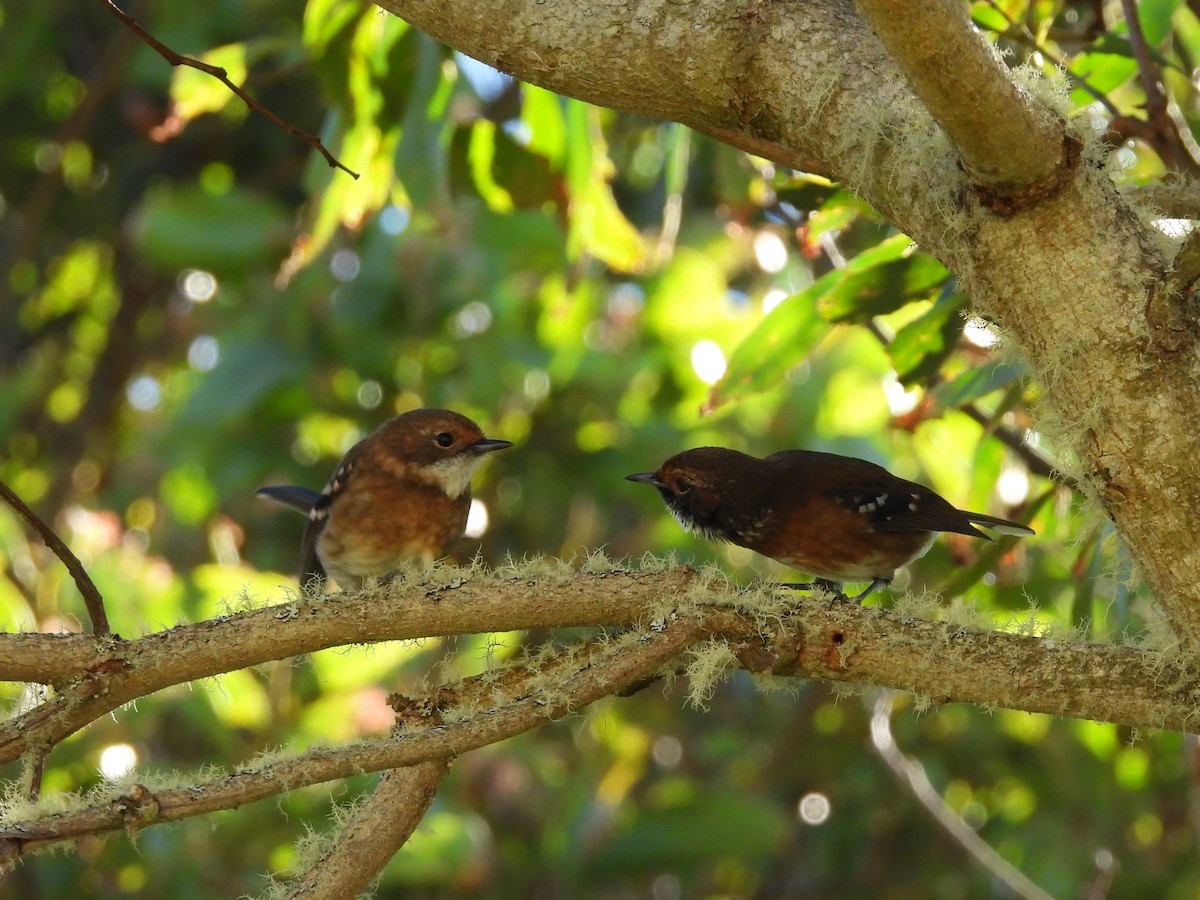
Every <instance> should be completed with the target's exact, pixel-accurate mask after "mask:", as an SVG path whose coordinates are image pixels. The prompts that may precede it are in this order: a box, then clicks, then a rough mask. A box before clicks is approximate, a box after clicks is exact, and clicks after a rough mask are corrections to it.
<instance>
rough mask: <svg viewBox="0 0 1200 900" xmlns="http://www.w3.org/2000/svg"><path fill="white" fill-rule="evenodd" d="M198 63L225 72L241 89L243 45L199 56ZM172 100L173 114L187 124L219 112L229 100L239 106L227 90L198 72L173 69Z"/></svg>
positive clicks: (191, 69)
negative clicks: (206, 64) (200, 117)
mask: <svg viewBox="0 0 1200 900" xmlns="http://www.w3.org/2000/svg"><path fill="white" fill-rule="evenodd" d="M199 59H200V61H201V62H204V63H208V64H209V65H210V66H217V67H218V68H221V69H224V70H225V74H226V76H227V77H228V78H229V80H230V81H231V82H233V83H234V84H236V85H237V86H238V87H241V86H242V84H243V83H244V82H245V80H246V45H245V44H244V43H237V44H226V45H225V46H224V47H217V48H215V49H213V50H209V51H208V52H207V53H205V54H204V55H202V56H200V57H199ZM171 99H172V100H173V101H174V103H175V114H176V115H177V116H179V117H180V118H181V119H183V120H184V121H189V120H191V119H194V118H196V117H197V116H201V115H203V114H204V113H211V112H219V111H220V110H222V109H224V108H225V106H226V104H228V103H229V101H230V100H234V101H236V102H237V103H239V104H240V103H241V102H242V101H241V100H238V99H237V97H236V95H235V94H234V93H233V91H231V90H230V89H229V88H228V87H226V86H225V85H224V84H222V83H221V82H220V81H218V80H217V79H216V78H214V77H213V76H212V75H209V74H208V73H207V72H202V71H200V70H199V69H196V68H193V67H191V66H176V67H175V69H174V71H173V72H172V74H171Z"/></svg>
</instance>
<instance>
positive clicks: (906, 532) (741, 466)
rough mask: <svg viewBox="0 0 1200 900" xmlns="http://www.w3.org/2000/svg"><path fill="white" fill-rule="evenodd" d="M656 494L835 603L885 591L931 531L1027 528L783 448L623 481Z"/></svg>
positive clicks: (674, 510) (679, 513)
mask: <svg viewBox="0 0 1200 900" xmlns="http://www.w3.org/2000/svg"><path fill="white" fill-rule="evenodd" d="M625 477H626V479H627V480H629V481H635V482H639V483H641V484H648V485H650V486H651V487H654V488H657V489H658V492H659V493H660V494H661V495H662V498H663V500H665V501H666V504H667V509H668V510H669V511H670V512H671V514H672V515H673V516H674V517H675V519H676V520H677V521H678V522H679V523H680V524H681V525H682V526H683V527H684V528H685V529H687V530H689V531H694V532H696V533H698V534H700V535H702V536H704V537H706V538H708V539H709V540H716V541H728V542H729V543H731V544H736V545H737V546H739V547H745V548H747V549H749V550H753V551H754V552H756V553H760V554H762V555H763V556H768V557H770V558H771V559H774V560H777V561H778V562H781V563H783V564H784V565H787V566H791V567H792V568H794V569H798V570H800V571H802V572H806V573H808V574H810V575H813V576H815V579H816V580H815V581H814V582H813V583H811V584H798V585H792V587H796V588H799V589H812V588H814V587H819V588H822V589H824V590H826V591H829V592H830V593H833V594H835V595H837V596H840V597H845V596H846V595H845V594H844V593H842V584H843V583H844V582H855V583H861V582H870V584H869V586H868V587H867V588H866V590H864V591H863V592H862V593H860V594H857V595H855V596H854V597H853V598H850V599H853V600H856V601H860V602H861V601H862V600H864V599H865V598H866V597H868V596H869V595H870V594H871V593H872V592H874V591H876V590H878V589H880V588H883V587H886V586H887V585H888V584H890V583H891V581H892V579H893V578H894V577H895V575H896V571H897V570H898V569H900V568H901V567H903V566H905V565H907V564H908V563H910V562H912V561H913V560H914V559H918V558H919V557H921V556H923V555H924V554H925V552H926V551H927V550H928V549H929V547H930V545H931V544H932V543H933V540H934V538H935V537H936V536H937V533H938V532H954V533H955V534H965V535H969V536H971V537H977V538H983V539H984V540H992V538H990V537H989V536H988V535H986V534H985V533H984V532H982V531H980V530H979V529H978V528H976V527H974V526H976V525H981V526H983V527H985V528H989V529H991V530H993V531H996V532H998V533H1001V534H1012V535H1019V536H1022V537H1027V536H1029V535H1032V534H1034V531H1033V529H1032V528H1029V527H1028V526H1025V525H1022V524H1021V523H1019V522H1012V521H1009V520H1008V519H1001V518H997V517H996V516H989V515H984V514H983V513H976V512H967V511H966V510H961V509H956V508H955V507H954V506H953V505H951V503H950V502H949V501H948V500H946V499H945V498H943V497H941V496H940V495H939V494H937V493H935V492H934V491H933V490H931V489H930V488H927V487H925V486H924V485H921V484H917V483H916V482H913V481H906V480H904V479H903V478H900V477H898V476H896V475H893V474H892V473H891V472H889V471H888V470H887V469H885V468H883V467H882V466H879V465H876V464H875V463H873V462H868V461H867V460H865V459H856V458H855V457H851V456H841V455H838V454H836V453H820V452H817V451H813V450H782V451H780V452H778V453H773V454H771V455H770V456H768V457H766V458H765V459H760V458H758V457H756V456H750V455H748V454H745V453H740V452H738V451H737V450H729V449H726V448H724V447H698V448H696V449H693V450H685V451H683V452H682V453H678V454H676V455H675V456H672V457H671V458H670V459H668V460H667V461H666V462H664V463H663V464H662V465H661V466H659V468H658V470H657V471H655V472H638V473H635V474H633V475H627V476H625Z"/></svg>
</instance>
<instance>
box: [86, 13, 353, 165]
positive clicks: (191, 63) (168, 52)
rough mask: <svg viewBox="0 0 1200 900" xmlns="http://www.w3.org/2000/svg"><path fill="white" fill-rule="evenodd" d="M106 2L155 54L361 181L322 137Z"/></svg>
mask: <svg viewBox="0 0 1200 900" xmlns="http://www.w3.org/2000/svg"><path fill="white" fill-rule="evenodd" d="M103 2H104V5H105V6H107V7H108V9H109V11H110V12H111V13H112V14H113V15H114V16H116V17H117V18H118V19H119V20H120V21H121V23H122V24H123V25H124V26H125V27H126V28H128V29H129V30H130V31H132V32H133V33H134V34H136V35H137V36H138V38H139V39H140V40H142V41H143V42H144V43H145V44H146V45H147V46H148V47H150V48H151V49H153V50H154V52H156V53H157V54H158V55H159V56H161V57H162V58H163V59H165V60H166V61H167V62H168V63H169V64H170V65H172V66H188V67H189V68H192V69H197V70H199V71H201V72H204V73H205V74H207V75H211V76H212V77H213V78H215V79H217V80H218V81H219V82H221V84H223V85H225V87H227V88H229V90H231V91H232V92H233V93H234V94H236V95H237V96H238V97H239V98H240V99H241V101H242V102H243V103H245V104H246V105H247V106H248V107H250V108H251V109H252V110H254V111H255V112H257V113H258V114H259V115H261V116H264V117H265V118H267V119H268V120H269V121H271V122H274V123H275V124H276V125H278V126H279V127H280V128H282V129H283V130H284V131H286V132H287V133H288V134H290V135H294V136H295V137H298V138H300V140H302V141H304V142H305V143H306V144H308V145H309V146H310V147H312V148H313V149H314V150H316V151H317V152H318V153H320V154H321V156H323V157H324V158H325V162H327V163H329V165H330V166H331V167H332V168H335V169H341V170H342V171H343V172H345V173H346V174H347V175H349V176H350V177H351V178H355V179H357V178H358V173H357V172H355V171H353V170H352V169H350V168H348V167H346V166H345V165H343V164H342V163H341V162H340V161H339V160H338V159H337V157H335V156H334V155H333V154H332V153H330V152H329V151H328V150H327V149H326V148H325V145H324V144H323V143H321V139H320V138H319V137H317V136H316V135H315V134H309V133H308V132H307V131H302V130H301V129H299V128H297V127H296V126H294V125H292V124H291V123H289V122H287V121H285V120H284V119H281V118H280V117H279V116H277V115H276V114H275V113H273V112H271V110H269V109H267V108H266V107H265V106H263V105H262V104H261V103H259V102H258V101H257V100H255V99H254V98H253V97H251V96H250V95H249V94H248V93H246V91H244V90H243V89H242V88H241V87H239V86H238V85H236V84H234V83H233V82H232V81H230V80H229V74H228V73H227V72H226V71H225V70H224V69H222V68H221V67H220V66H213V65H210V64H208V63H206V62H203V61H202V60H199V59H194V58H192V57H190V56H183V55H182V54H180V53H176V52H175V51H174V50H172V49H171V48H170V47H168V46H167V45H166V44H164V43H162V41H160V40H158V38H156V37H154V35H152V34H150V33H149V32H148V31H146V29H144V28H142V26H141V25H139V24H138V22H137V20H136V19H134V18H133V17H132V16H130V15H129V14H128V13H126V12H125V11H124V10H122V9H121V8H120V7H119V6H117V4H116V3H114V2H113V0H103Z"/></svg>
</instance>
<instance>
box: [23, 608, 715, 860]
mask: <svg viewBox="0 0 1200 900" xmlns="http://www.w3.org/2000/svg"><path fill="white" fill-rule="evenodd" d="M705 636H706V635H705V631H704V629H703V627H702V625H701V623H700V621H699V620H698V619H697V618H696V617H690V618H680V619H677V620H676V621H674V622H672V623H670V624H668V625H666V626H664V627H663V628H661V630H659V631H657V632H649V633H645V634H633V635H629V636H627V637H626V638H625V639H623V640H617V641H599V640H597V641H593V642H590V643H588V644H585V645H582V646H580V647H576V648H568V649H567V650H566V651H564V652H563V654H562V655H561V656H560V657H556V658H555V659H554V660H553V661H551V662H550V663H549V667H550V670H551V673H550V674H552V675H553V676H554V677H553V678H550V677H547V673H546V672H545V671H543V668H544V667H543V666H542V665H540V664H539V660H536V659H535V660H533V661H531V662H529V663H526V664H523V665H520V666H517V667H515V671H517V672H518V673H520V674H521V676H522V677H519V678H516V679H511V683H507V684H505V683H503V682H500V683H497V682H496V680H495V679H493V678H490V677H488V676H487V675H484V676H475V677H474V678H472V679H468V680H467V681H466V682H464V683H463V684H461V685H455V686H451V687H450V688H447V689H443V690H439V691H436V692H434V693H435V695H436V696H435V697H434V699H433V700H431V702H430V703H428V704H424V705H423V707H422V708H423V709H425V710H427V711H429V713H430V715H429V718H428V724H427V725H426V726H425V727H423V728H421V729H419V730H408V729H407V728H405V727H404V726H405V724H406V722H407V721H408V719H407V717H402V724H401V727H400V729H398V730H397V731H396V732H394V733H392V734H390V735H388V736H386V737H381V738H375V739H371V740H365V741H360V742H357V743H353V744H348V745H346V746H342V747H337V748H330V747H316V748H313V749H310V750H307V751H305V752H303V753H300V754H297V755H295V756H291V757H286V758H283V759H277V760H270V759H268V760H263V761H259V762H254V763H250V764H248V765H246V766H244V767H242V768H240V769H238V770H237V771H235V772H233V773H231V774H228V775H220V776H216V777H210V778H205V779H200V780H198V781H197V783H195V784H192V785H189V786H187V787H182V788H178V787H172V788H164V789H161V790H160V789H157V788H156V787H155V786H154V785H152V784H149V783H147V782H137V783H126V784H125V785H123V786H119V787H116V788H114V787H112V786H109V787H108V788H107V789H101V790H100V791H97V792H94V794H93V795H92V796H90V797H88V798H87V799H85V800H84V801H83V802H82V803H80V804H76V805H75V808H68V809H66V810H65V811H54V810H52V809H48V808H47V807H45V806H40V805H25V804H22V805H19V806H13V807H10V811H9V813H8V814H7V815H6V816H5V821H4V823H3V824H2V825H0V864H2V863H5V862H11V861H12V860H14V859H16V858H17V857H19V856H20V855H21V854H23V853H25V852H28V851H30V850H36V849H40V848H43V847H45V846H47V845H50V844H54V843H58V842H61V841H65V840H71V839H74V838H77V837H81V836H83V835H89V834H103V833H105V832H112V831H119V830H136V829H139V828H142V827H145V826H147V825H150V824H155V823H160V822H171V821H178V820H180V819H184V818H189V817H192V816H197V815H204V814H206V813H211V812H215V811H217V810H223V809H233V808H235V807H238V806H241V805H243V804H246V803H252V802H254V801H256V800H261V799H264V798H266V797H271V796H275V795H277V794H281V793H284V792H285V791H289V790H294V789H296V788H299V787H304V786H307V785H313V784H320V783H322V782H326V781H332V780H334V779H338V778H349V777H350V776H353V775H360V774H363V773H368V772H379V771H382V770H385V769H396V768H403V767H406V766H415V765H419V764H422V763H427V762H430V761H436V760H445V759H446V758H447V757H452V756H456V755H458V754H460V753H464V752H466V751H468V750H473V749H476V748H478V747H483V746H486V745H488V744H493V743H496V742H497V741H501V740H504V739H505V738H509V737H512V736H513V735H516V734H520V733H521V732H523V731H528V730H530V729H531V728H535V727H537V726H539V725H542V724H545V723H546V722H550V721H554V720H557V719H561V718H563V717H564V716H567V715H569V714H571V713H573V712H576V711H578V710H580V709H582V708H583V707H585V706H587V705H588V704H590V703H594V702H595V701H596V700H599V699H601V698H602V697H606V696H609V695H612V694H617V693H621V692H623V691H627V690H630V689H635V688H636V687H638V686H640V685H643V684H645V683H646V682H647V681H648V680H649V679H651V678H652V677H653V676H654V675H655V673H657V672H658V671H659V670H660V669H662V668H663V667H664V666H665V665H667V664H668V663H669V662H670V661H671V660H672V659H674V658H676V657H677V656H679V655H680V654H681V653H683V652H684V651H685V650H686V649H687V648H688V647H689V646H691V645H692V644H693V643H695V642H696V641H698V640H701V639H703V638H704V637H705ZM175 780H176V781H177V779H175ZM30 807H32V810H33V811H32V813H27V812H26V811H27V810H28V809H29V808H30Z"/></svg>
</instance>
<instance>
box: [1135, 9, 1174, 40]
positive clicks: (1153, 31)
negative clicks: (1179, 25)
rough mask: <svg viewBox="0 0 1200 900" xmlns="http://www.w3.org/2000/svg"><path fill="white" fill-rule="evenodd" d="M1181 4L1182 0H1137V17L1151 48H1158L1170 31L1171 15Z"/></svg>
mask: <svg viewBox="0 0 1200 900" xmlns="http://www.w3.org/2000/svg"><path fill="white" fill-rule="evenodd" d="M1182 5H1183V0H1139V2H1138V5H1137V17H1138V21H1139V22H1140V23H1141V25H1142V35H1143V37H1145V39H1146V43H1147V44H1148V45H1149V46H1150V47H1151V48H1158V46H1159V45H1160V44H1161V43H1162V42H1163V41H1165V40H1166V39H1167V36H1168V35H1169V34H1170V33H1171V17H1172V16H1174V15H1175V10H1177V9H1179V7H1180V6H1182Z"/></svg>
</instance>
